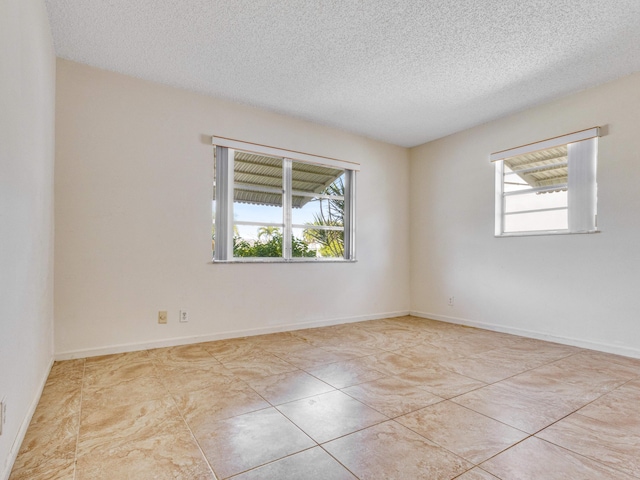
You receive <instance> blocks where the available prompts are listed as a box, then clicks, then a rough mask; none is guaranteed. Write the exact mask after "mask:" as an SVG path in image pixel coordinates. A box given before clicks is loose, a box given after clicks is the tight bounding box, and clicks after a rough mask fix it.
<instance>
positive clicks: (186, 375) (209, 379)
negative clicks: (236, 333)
mask: <svg viewBox="0 0 640 480" xmlns="http://www.w3.org/2000/svg"><path fill="white" fill-rule="evenodd" d="M157 370H158V376H159V377H160V381H161V382H162V384H163V385H164V386H165V387H166V388H167V390H169V391H170V392H171V393H182V392H195V391H196V390H202V389H203V388H208V387H212V386H219V387H221V388H224V386H225V385H227V384H228V383H231V382H234V381H236V380H237V378H236V375H235V374H234V373H233V372H232V371H231V370H229V369H228V368H226V367H225V366H224V365H222V364H220V363H217V361H216V363H215V364H208V365H205V364H203V363H202V362H197V363H196V364H195V365H193V366H191V365H189V364H182V365H176V364H173V365H170V366H167V365H159V366H158V367H157Z"/></svg>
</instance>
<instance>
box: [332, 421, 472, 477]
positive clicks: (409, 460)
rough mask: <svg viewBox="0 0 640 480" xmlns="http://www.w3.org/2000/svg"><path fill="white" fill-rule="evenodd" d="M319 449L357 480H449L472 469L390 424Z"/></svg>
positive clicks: (447, 453) (423, 439)
mask: <svg viewBox="0 0 640 480" xmlns="http://www.w3.org/2000/svg"><path fill="white" fill-rule="evenodd" d="M323 448H324V449H325V450H327V451H328V452H329V453H330V454H331V455H332V456H333V457H334V458H336V459H337V460H338V461H339V462H340V463H342V464H343V465H344V466H345V467H347V468H348V469H349V470H350V471H351V472H352V473H353V474H354V475H355V476H356V477H358V478H359V479H361V480H369V479H396V480H402V479H412V480H420V479H424V480H450V479H451V478H454V477H456V476H457V475H460V474H461V473H463V472H465V471H466V470H469V469H470V468H472V467H473V465H472V464H470V463H469V462H467V461H465V460H463V459H462V458H460V457H458V456H456V455H454V454H452V453H451V452H448V451H446V450H445V449H443V448H441V447H439V446H437V445H435V444H434V443H432V442H430V441H428V440H427V439H425V438H424V437H422V436H420V435H418V434H417V433H415V432H412V431H411V430H409V429H408V428H406V427H403V426H402V425H400V424H398V423H396V422H394V421H389V422H385V423H381V424H379V425H375V426H373V427H369V428H367V429H365V430H361V431H359V432H356V433H352V434H351V435H347V436H345V437H342V438H339V439H337V440H334V441H332V442H329V443H327V444H325V445H323Z"/></svg>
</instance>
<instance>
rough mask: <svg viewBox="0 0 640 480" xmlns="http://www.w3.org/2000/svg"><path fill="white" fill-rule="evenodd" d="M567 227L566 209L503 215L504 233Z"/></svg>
mask: <svg viewBox="0 0 640 480" xmlns="http://www.w3.org/2000/svg"><path fill="white" fill-rule="evenodd" d="M568 228H569V225H568V222H567V210H554V211H551V212H535V213H517V214H514V215H505V217H504V231H505V233H516V232H536V231H543V230H566V229H568Z"/></svg>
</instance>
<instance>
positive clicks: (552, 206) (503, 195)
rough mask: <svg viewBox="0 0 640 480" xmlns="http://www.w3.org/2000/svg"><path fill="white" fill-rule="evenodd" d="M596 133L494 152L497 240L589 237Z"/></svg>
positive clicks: (592, 223)
mask: <svg viewBox="0 0 640 480" xmlns="http://www.w3.org/2000/svg"><path fill="white" fill-rule="evenodd" d="M598 136H599V129H598V128H597V127H595V128H591V129H588V130H582V131H580V132H575V133H572V134H568V135H563V136H561V137H556V138H552V139H549V140H544V141H541V142H537V143H533V144H530V145H525V146H522V147H516V148H512V149H509V150H505V151H502V152H497V153H492V154H491V161H493V162H495V170H496V226H495V234H496V235H497V236H513V235H535V234H555V233H559V234H560V233H593V232H596V231H597V227H596V213H597V212H596V206H597V205H596V204H597V185H596V167H597V152H598Z"/></svg>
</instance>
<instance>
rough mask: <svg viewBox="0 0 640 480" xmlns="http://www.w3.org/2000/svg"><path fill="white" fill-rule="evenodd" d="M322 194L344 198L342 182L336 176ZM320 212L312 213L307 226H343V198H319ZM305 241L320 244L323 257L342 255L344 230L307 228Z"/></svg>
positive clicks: (340, 178)
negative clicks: (311, 219) (311, 218)
mask: <svg viewBox="0 0 640 480" xmlns="http://www.w3.org/2000/svg"><path fill="white" fill-rule="evenodd" d="M322 193H323V194H324V195H335V196H341V197H342V198H344V182H343V180H342V177H339V178H337V179H336V180H335V181H334V182H333V183H332V184H331V185H329V186H328V187H327V188H326V189H325V190H324V191H323V192H322ZM318 202H319V204H320V213H316V214H314V215H313V222H311V223H308V224H307V225H309V226H312V225H314V226H325V227H344V200H340V199H338V198H320V199H318ZM303 234H304V238H305V240H306V241H307V242H314V243H318V244H320V245H321V247H320V254H321V255H322V256H325V257H341V256H344V231H343V230H324V229H317V228H308V229H306V230H305V231H304V233H303Z"/></svg>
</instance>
